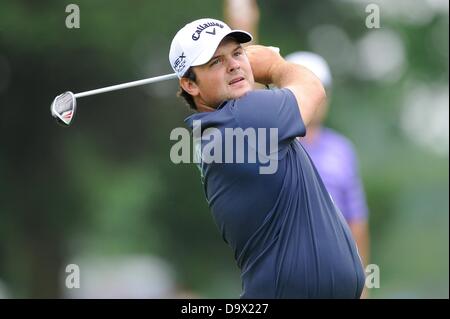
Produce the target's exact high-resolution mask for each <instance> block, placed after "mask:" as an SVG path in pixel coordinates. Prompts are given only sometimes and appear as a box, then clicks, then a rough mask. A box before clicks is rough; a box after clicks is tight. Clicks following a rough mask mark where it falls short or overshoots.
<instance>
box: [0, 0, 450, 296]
mask: <svg viewBox="0 0 450 319" xmlns="http://www.w3.org/2000/svg"><path fill="white" fill-rule="evenodd" d="M69 3H70V2H67V1H25V0H22V1H8V0H6V1H2V2H0V112H1V113H0V133H1V142H0V145H1V148H0V280H3V281H4V282H5V283H6V284H7V286H8V287H9V288H10V290H11V295H12V297H44V298H46V297H60V296H62V289H63V288H62V284H61V283H60V281H59V280H60V278H59V274H60V273H61V271H62V269H64V267H65V265H66V264H67V263H68V261H69V260H71V259H72V258H74V256H78V255H89V254H91V255H92V254H93V255H111V254H112V255H114V254H126V253H142V254H155V255H158V256H161V257H163V258H164V259H166V260H167V261H168V262H169V263H171V264H172V265H173V266H174V268H175V270H176V272H177V280H178V281H179V283H180V285H182V286H183V287H187V288H188V289H190V290H192V291H194V292H196V293H198V294H199V295H200V296H204V297H223V298H229V297H237V296H238V295H239V292H240V279H239V272H238V269H237V267H236V265H235V263H234V260H233V256H232V252H231V250H230V249H229V248H228V247H227V246H226V244H225V243H224V242H223V241H222V239H221V237H220V234H219V232H218V230H217V229H216V226H215V224H214V221H213V220H212V218H211V216H210V214H209V211H208V207H207V204H206V201H205V200H204V195H203V189H202V186H201V183H200V178H199V174H198V171H197V169H196V168H195V166H194V165H175V164H173V163H172V162H171V161H170V158H169V151H170V147H171V145H173V141H170V140H169V134H170V131H171V130H172V129H173V128H175V127H180V126H183V119H184V118H185V117H186V116H187V115H188V114H189V111H188V108H187V106H184V105H183V103H182V102H181V101H180V100H178V99H177V98H176V97H175V92H176V90H177V84H176V83H174V82H170V83H159V84H155V85H152V86H151V87H141V88H134V89H128V90H127V91H118V92H111V93H109V94H104V95H98V96H92V97H89V98H86V99H82V100H79V102H78V104H79V105H78V106H79V107H78V114H77V116H76V119H75V121H74V124H73V126H72V127H70V128H68V129H64V128H61V127H59V126H57V125H56V124H55V123H54V121H53V120H52V118H51V117H50V112H49V106H50V103H51V101H52V99H53V98H54V97H55V96H56V95H57V94H59V93H60V92H63V91H66V90H71V91H73V92H80V91H84V90H89V89H93V88H96V87H102V86H106V85H111V84H116V83H121V82H126V81H132V80H136V79H140V78H145V77H150V76H155V75H159V74H165V73H170V72H172V70H171V69H170V65H169V64H168V58H167V55H168V49H169V45H170V41H171V39H172V37H173V35H174V34H175V32H176V31H177V30H178V28H179V27H180V26H182V25H184V24H185V23H187V22H189V21H191V20H194V19H197V18H200V17H207V16H210V17H215V18H220V19H221V18H222V3H221V1H201V0H194V1H190V2H189V3H186V2H185V1H181V0H180V1H178V0H166V1H164V2H156V1H143V0H141V1H133V2H127V1H86V0H83V1H77V2H76V4H78V5H79V7H80V11H81V28H80V29H67V28H66V27H65V24H64V23H65V19H66V16H67V15H68V13H66V12H65V7H66V5H68V4H69ZM260 10H261V28H260V42H261V43H263V44H268V45H275V46H278V47H280V48H281V51H282V53H283V54H287V53H290V52H293V51H296V50H300V49H301V50H312V48H311V47H309V44H308V43H309V42H308V32H309V31H310V30H311V29H313V28H314V27H315V26H318V25H323V24H327V25H337V26H339V27H340V28H342V29H343V30H345V31H346V32H347V34H348V35H349V37H350V39H352V40H356V39H358V38H359V37H361V36H362V35H364V33H366V32H368V30H367V29H366V27H365V25H364V19H365V17H366V13H365V12H364V6H362V5H359V6H355V5H351V4H349V3H348V2H338V1H331V0H326V1H301V2H300V1H294V0H282V1H264V2H262V1H260ZM382 23H383V27H390V28H391V29H394V30H396V31H397V32H398V33H399V34H400V35H401V37H402V39H403V40H404V43H405V50H406V57H407V59H408V69H407V71H406V72H405V74H404V75H403V76H402V77H401V78H400V79H399V80H398V81H395V82H392V83H378V82H375V81H368V80H361V79H358V78H357V77H355V76H353V75H349V74H341V75H340V76H339V77H338V78H335V88H334V90H333V96H332V106H331V110H330V114H329V117H328V124H329V126H331V127H334V128H336V129H337V130H339V131H341V132H343V133H344V134H346V135H347V136H348V137H349V138H350V139H351V140H352V141H353V142H354V144H355V146H356V148H357V150H358V154H359V159H360V165H361V173H362V177H363V180H364V183H365V188H366V191H367V198H368V202H369V206H370V212H371V215H370V228H371V236H372V239H371V244H372V256H371V261H372V262H373V263H376V264H378V265H379V266H380V269H381V288H380V289H377V290H373V291H371V296H372V297H380V298H390V297H406V298H408V297H413V298H414V297H446V298H448V270H449V268H448V251H449V248H448V239H449V236H448V215H449V203H448V152H447V155H444V156H442V155H436V154H435V153H432V152H430V151H428V150H427V149H426V148H422V147H419V146H417V144H415V143H413V142H412V139H408V138H407V137H406V136H405V134H404V133H402V132H401V130H400V128H399V123H400V116H401V111H402V108H401V104H402V97H403V96H404V93H405V87H406V86H407V85H408V83H410V82H411V81H416V80H417V81H418V80H421V81H424V82H429V81H435V82H436V81H437V82H439V83H442V84H444V85H446V86H447V89H448V40H442V41H447V42H446V46H447V50H446V54H447V55H446V57H442V56H435V55H433V52H432V51H430V50H429V49H428V48H427V46H426V43H427V41H426V39H427V37H428V36H429V35H430V32H431V30H433V28H434V27H435V26H436V25H438V24H443V25H444V27H445V28H444V31H443V32H442V39H448V11H447V13H443V14H442V15H437V16H436V17H435V18H433V20H432V21H430V22H429V23H427V24H426V25H422V26H420V27H418V26H411V25H408V24H404V23H400V22H396V21H395V20H388V19H386V20H382ZM444 45H445V42H444ZM336 53H337V52H330V54H336ZM430 103H433V101H430ZM432 125H433V123H432V122H429V121H427V119H426V118H425V119H423V123H422V126H421V127H418V128H417V134H421V131H422V130H427V128H428V127H430V126H432ZM447 141H448V138H447ZM447 149H448V148H447Z"/></svg>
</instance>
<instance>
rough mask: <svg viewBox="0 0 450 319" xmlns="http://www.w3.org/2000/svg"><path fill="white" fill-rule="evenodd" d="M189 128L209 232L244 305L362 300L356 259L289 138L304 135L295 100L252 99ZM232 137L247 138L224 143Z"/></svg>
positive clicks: (340, 221)
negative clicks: (231, 261)
mask: <svg viewBox="0 0 450 319" xmlns="http://www.w3.org/2000/svg"><path fill="white" fill-rule="evenodd" d="M194 121H195V122H194ZM197 121H200V122H197ZM186 123H187V125H188V126H189V127H190V128H191V129H192V128H193V127H194V123H196V127H199V125H198V124H199V123H200V124H201V132H202V135H201V138H200V139H196V140H195V143H196V144H197V150H198V155H199V164H198V166H199V168H200V170H201V176H202V182H203V186H204V191H205V195H206V199H207V201H208V204H209V207H210V209H211V212H212V215H213V217H214V220H215V222H216V225H217V227H218V229H219V231H220V232H221V234H222V237H223V239H224V240H225V242H226V243H228V245H229V246H230V247H231V248H232V250H233V252H234V257H235V260H236V263H237V265H238V267H239V269H240V270H241V278H242V294H241V298H359V296H360V295H361V292H362V289H363V286H364V278H365V275H364V270H363V268H362V265H361V261H360V257H359V255H358V252H357V248H356V245H355V242H354V240H353V238H352V235H351V232H350V230H349V228H348V226H347V224H346V222H345V220H344V218H343V217H342V214H341V213H340V212H339V210H338V209H337V207H336V206H335V205H334V203H333V201H332V199H331V197H330V196H329V194H328V192H327V190H326V189H325V186H324V184H323V182H322V180H321V178H320V176H319V174H318V173H317V170H316V169H315V167H314V165H313V163H312V161H311V159H310V158H309V156H308V154H307V153H306V151H305V150H304V148H303V147H302V146H301V144H300V143H299V142H298V141H297V139H296V137H298V136H304V135H305V133H306V129H305V126H304V124H303V121H302V119H301V116H300V112H299V109H298V104H297V101H296V98H295V96H294V95H293V93H292V92H291V91H290V90H289V89H275V90H254V91H250V92H248V93H247V94H246V95H244V96H243V97H241V98H239V99H235V100H229V101H226V102H224V103H222V104H221V105H220V106H219V107H218V108H217V110H216V111H214V112H203V113H196V114H193V115H191V116H190V117H188V118H187V119H186ZM271 129H272V134H270V131H271ZM230 130H235V131H234V132H245V133H248V134H247V135H242V136H241V138H238V137H236V136H238V135H239V134H237V133H236V136H234V137H233V138H231V139H229V140H226V139H227V137H230V136H232V135H230ZM250 133H252V134H250ZM227 134H228V135H227ZM194 135H195V134H194ZM271 139H272V140H271ZM274 139H275V140H276V141H275V143H274ZM230 140H233V141H234V142H235V143H234V144H235V145H232V144H230ZM237 140H239V143H238V142H237ZM230 145H232V146H231V148H230ZM273 145H276V147H275V148H274V147H272V146H273ZM230 152H232V154H231V155H230ZM242 153H243V154H242ZM255 153H256V155H255ZM208 154H209V155H208ZM207 155H208V156H209V157H208V156H207ZM227 156H228V157H227ZM226 157H227V158H226ZM220 158H221V160H220ZM264 167H265V169H266V172H265V173H263V168H264ZM269 167H271V168H270V169H269Z"/></svg>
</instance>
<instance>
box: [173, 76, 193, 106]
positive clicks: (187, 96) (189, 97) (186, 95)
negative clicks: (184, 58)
mask: <svg viewBox="0 0 450 319" xmlns="http://www.w3.org/2000/svg"><path fill="white" fill-rule="evenodd" d="M183 78H187V79H189V80H191V81H192V82H194V83H195V82H196V81H197V76H196V75H195V72H194V70H193V69H192V68H189V69H188V70H187V71H186V73H185V74H184V75H183ZM177 95H178V96H179V97H182V98H183V99H184V101H185V102H186V103H187V105H189V107H190V108H191V109H193V110H197V105H196V104H195V102H194V98H193V97H192V95H190V94H189V93H188V92H186V91H185V90H184V89H183V88H182V87H181V86H180V89H179V90H178V92H177Z"/></svg>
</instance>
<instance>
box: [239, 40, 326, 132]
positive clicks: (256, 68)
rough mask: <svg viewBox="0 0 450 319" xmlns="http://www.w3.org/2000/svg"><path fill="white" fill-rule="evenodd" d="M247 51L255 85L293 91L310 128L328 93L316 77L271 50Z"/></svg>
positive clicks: (257, 47) (265, 48)
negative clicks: (272, 86) (271, 85)
mask: <svg viewBox="0 0 450 319" xmlns="http://www.w3.org/2000/svg"><path fill="white" fill-rule="evenodd" d="M245 51H246V53H247V56H248V59H249V61H250V65H251V67H252V70H253V75H254V77H255V81H256V82H259V83H262V84H273V85H275V86H277V87H279V88H288V89H289V90H291V91H292V93H293V94H294V96H295V98H296V99H297V104H298V107H299V110H300V115H301V117H302V120H303V123H304V125H305V126H306V127H307V126H308V124H309V123H310V122H311V120H312V118H313V116H314V113H315V112H316V110H317V108H318V107H319V106H320V105H322V103H326V94H325V89H324V88H323V86H322V83H321V82H320V80H319V79H318V78H317V76H315V75H314V73H312V72H311V71H309V70H308V69H307V68H305V67H302V66H300V65H297V64H293V63H289V62H287V61H285V60H284V59H283V58H282V57H281V56H280V54H279V53H277V52H275V51H274V50H272V49H270V48H268V47H265V46H261V45H251V46H248V47H246V48H245Z"/></svg>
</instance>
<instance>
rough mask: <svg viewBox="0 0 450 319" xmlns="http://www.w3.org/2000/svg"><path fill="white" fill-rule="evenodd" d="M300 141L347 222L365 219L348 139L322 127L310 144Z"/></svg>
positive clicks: (355, 166) (353, 152)
mask: <svg viewBox="0 0 450 319" xmlns="http://www.w3.org/2000/svg"><path fill="white" fill-rule="evenodd" d="M300 142H301V144H302V145H303V146H304V147H305V149H306V151H307V152H308V154H309V156H310V157H311V159H312V161H313V162H314V165H315V166H316V168H317V170H318V172H319V174H320V176H321V177H322V180H323V182H324V184H325V187H326V188H327V190H328V192H329V193H330V195H331V197H332V198H333V201H334V202H335V204H336V206H337V207H338V208H339V209H340V210H341V212H342V215H344V217H345V219H346V220H347V222H354V221H359V220H366V219H367V215H368V209H367V204H366V199H365V194H364V189H363V186H362V183H361V179H360V177H359V173H358V160H357V157H356V153H355V151H354V148H353V145H352V143H351V142H350V140H348V139H347V138H346V137H344V136H342V135H341V134H339V133H337V132H335V131H333V130H332V129H329V128H321V129H320V132H319V133H318V135H317V136H316V137H315V140H314V142H313V143H311V144H309V143H307V141H306V139H304V138H301V139H300Z"/></svg>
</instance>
